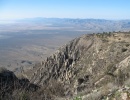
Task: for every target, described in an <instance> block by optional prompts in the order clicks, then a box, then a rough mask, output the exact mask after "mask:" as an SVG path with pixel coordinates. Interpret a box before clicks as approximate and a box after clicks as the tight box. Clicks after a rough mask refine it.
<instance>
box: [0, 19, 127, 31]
mask: <svg viewBox="0 0 130 100" xmlns="http://www.w3.org/2000/svg"><path fill="white" fill-rule="evenodd" d="M4 22H5V23H4ZM2 23H4V24H2ZM8 29H10V30H14V29H15V30H35V29H36V30H42V29H68V30H77V31H87V32H103V31H107V32H108V31H129V30H130V20H105V19H71V18H26V19H21V20H13V21H0V31H2V30H4V31H5V30H8Z"/></svg>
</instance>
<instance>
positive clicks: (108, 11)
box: [0, 0, 130, 19]
mask: <svg viewBox="0 0 130 100" xmlns="http://www.w3.org/2000/svg"><path fill="white" fill-rule="evenodd" d="M34 17H51V18H52V17H58V18H97V19H130V0H0V19H21V18H34Z"/></svg>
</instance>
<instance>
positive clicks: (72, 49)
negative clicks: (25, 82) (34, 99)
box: [26, 33, 130, 100]
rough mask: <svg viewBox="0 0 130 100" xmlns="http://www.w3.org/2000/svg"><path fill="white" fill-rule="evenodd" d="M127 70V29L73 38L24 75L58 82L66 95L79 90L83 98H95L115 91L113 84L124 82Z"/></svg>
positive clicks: (38, 81) (129, 58) (42, 82)
mask: <svg viewBox="0 0 130 100" xmlns="http://www.w3.org/2000/svg"><path fill="white" fill-rule="evenodd" d="M33 71H34V72H35V73H34V74H33V75H31V74H30V73H33ZM129 72H130V33H105V34H88V35H84V36H82V37H79V38H76V39H74V40H72V41H71V42H70V43H69V44H66V45H65V46H63V47H61V48H60V49H59V50H58V51H57V52H56V53H55V54H53V55H52V56H50V57H48V58H47V59H46V60H45V61H43V62H41V64H39V65H36V66H34V69H32V70H31V71H30V72H29V71H28V72H26V76H27V77H28V78H29V80H30V81H31V82H33V83H35V84H38V85H41V86H42V85H45V84H52V86H53V84H54V82H59V83H61V84H62V85H63V86H64V89H65V91H64V94H65V96H66V97H70V96H75V95H77V94H78V95H81V96H82V97H83V99H84V100H89V99H90V100H92V97H93V99H94V100H97V98H98V99H103V98H105V97H106V96H107V95H108V94H109V93H110V92H111V91H114V90H115V88H114V89H113V87H116V89H117V88H118V89H119V87H121V86H124V83H125V81H127V80H128V79H129V76H130V73H129ZM52 80H53V83H52ZM91 95H92V97H91ZM95 95H96V96H95Z"/></svg>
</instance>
